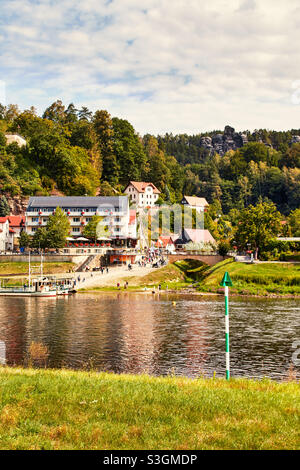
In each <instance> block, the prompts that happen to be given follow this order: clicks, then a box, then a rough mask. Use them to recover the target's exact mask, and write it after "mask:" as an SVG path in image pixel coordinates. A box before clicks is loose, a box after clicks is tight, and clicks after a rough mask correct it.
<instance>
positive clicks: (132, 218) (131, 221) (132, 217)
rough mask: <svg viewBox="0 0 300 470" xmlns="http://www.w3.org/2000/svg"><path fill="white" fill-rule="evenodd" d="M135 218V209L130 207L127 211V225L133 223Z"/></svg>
mask: <svg viewBox="0 0 300 470" xmlns="http://www.w3.org/2000/svg"><path fill="white" fill-rule="evenodd" d="M135 220H136V211H134V210H132V209H131V210H130V211H129V225H133V224H135Z"/></svg>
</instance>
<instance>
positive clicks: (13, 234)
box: [0, 215, 25, 252]
mask: <svg viewBox="0 0 300 470" xmlns="http://www.w3.org/2000/svg"><path fill="white" fill-rule="evenodd" d="M22 230H25V216H22V215H8V216H6V217H0V252H1V251H2V252H5V251H11V250H13V248H14V245H15V244H16V238H19V236H20V233H21V232H22Z"/></svg>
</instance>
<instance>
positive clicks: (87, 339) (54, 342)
mask: <svg viewBox="0 0 300 470" xmlns="http://www.w3.org/2000/svg"><path fill="white" fill-rule="evenodd" d="M0 341H3V342H4V343H5V346H6V363H7V364H8V365H16V364H25V363H26V361H27V360H28V351H29V347H30V345H31V344H32V342H37V343H41V344H43V345H45V346H47V348H48V354H46V355H47V361H46V362H47V366H48V367H53V368H60V367H69V368H74V369H82V368H88V367H93V368H96V369H97V370H103V371H113V372H117V373H120V372H126V373H143V372H145V373H148V374H152V375H166V374H176V375H185V376H189V377H197V376H200V375H204V376H207V377H211V376H212V375H213V374H214V373H215V374H216V375H217V376H224V373H225V367H224V362H225V354H224V350H225V334H224V299H223V298H222V297H201V296H196V295H182V294H180V295H176V294H160V295H158V294H155V295H152V294H146V293H145V294H144V293H141V294H133V293H120V294H116V293H108V294H102V293H101V294H76V295H74V296H70V297H58V298H53V299H52V298H49V299H47V298H42V299H38V298H12V297H11V298H10V297H0ZM297 341H298V342H299V343H298V348H299V349H300V300H295V299H282V300H281V299H257V298H253V299H249V298H237V297H232V298H231V299H230V344H231V374H232V376H235V377H237V376H243V377H263V376H267V377H271V378H274V379H277V380H278V379H279V380H281V379H285V378H286V377H287V374H288V371H289V369H290V368H291V367H292V369H293V374H296V377H298V378H299V375H300V367H299V365H300V364H297V362H298V363H299V362H300V352H299V355H298V361H297V360H296V361H295V358H296V359H297V352H296V350H295V348H296V342H297ZM2 344H3V343H2ZM293 358H294V359H293ZM37 362H38V364H40V365H41V364H43V365H44V363H45V362H41V361H37Z"/></svg>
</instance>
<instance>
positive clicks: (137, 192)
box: [125, 181, 160, 207]
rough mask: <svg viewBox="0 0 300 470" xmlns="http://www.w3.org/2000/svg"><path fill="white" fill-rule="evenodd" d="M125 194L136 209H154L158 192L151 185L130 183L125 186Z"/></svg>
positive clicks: (136, 182) (142, 182)
mask: <svg viewBox="0 0 300 470" xmlns="http://www.w3.org/2000/svg"><path fill="white" fill-rule="evenodd" d="M125 194H127V195H128V196H129V199H130V201H131V202H132V203H135V204H136V206H137V207H155V203H156V201H157V199H158V198H159V195H160V191H159V189H157V187H156V186H155V185H154V184H153V183H146V182H145V181H130V183H129V184H128V185H127V186H126V189H125Z"/></svg>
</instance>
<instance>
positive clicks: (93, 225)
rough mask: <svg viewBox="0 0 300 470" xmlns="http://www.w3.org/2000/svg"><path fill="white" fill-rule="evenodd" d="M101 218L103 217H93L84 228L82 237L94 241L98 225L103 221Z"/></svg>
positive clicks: (97, 232)
mask: <svg viewBox="0 0 300 470" xmlns="http://www.w3.org/2000/svg"><path fill="white" fill-rule="evenodd" d="M103 218H104V217H100V216H99V215H93V217H92V218H91V220H90V221H89V222H88V224H87V225H86V226H85V227H84V230H83V236H84V237H87V238H91V239H93V240H95V241H96V240H97V237H98V234H99V223H100V222H101V221H102V220H103Z"/></svg>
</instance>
